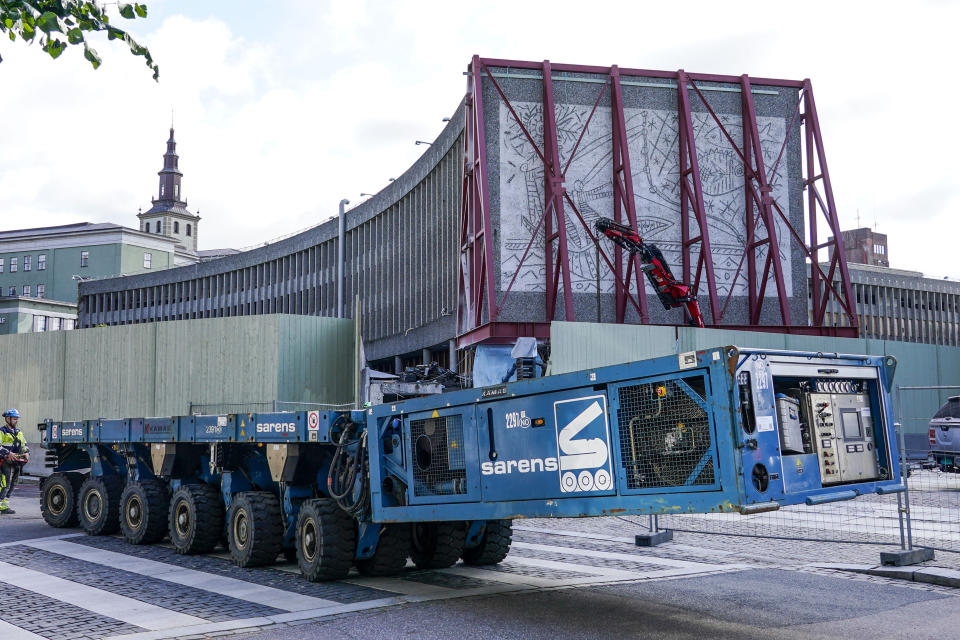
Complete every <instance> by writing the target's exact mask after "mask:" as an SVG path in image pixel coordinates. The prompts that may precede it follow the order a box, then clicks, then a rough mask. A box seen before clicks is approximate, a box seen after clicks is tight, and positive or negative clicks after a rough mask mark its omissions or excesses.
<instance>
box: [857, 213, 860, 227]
mask: <svg viewBox="0 0 960 640" xmlns="http://www.w3.org/2000/svg"><path fill="white" fill-rule="evenodd" d="M859 228H860V209H857V229H859Z"/></svg>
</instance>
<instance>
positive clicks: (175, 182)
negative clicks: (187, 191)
mask: <svg viewBox="0 0 960 640" xmlns="http://www.w3.org/2000/svg"><path fill="white" fill-rule="evenodd" d="M179 161H180V157H179V156H178V155H177V141H176V140H174V137H173V127H170V139H169V140H167V152H166V153H164V154H163V169H161V170H160V172H159V173H158V175H159V176H160V188H159V193H158V196H157V197H156V198H154V199H153V200H152V203H153V206H152V207H151V208H150V209H149V210H148V211H144V212H142V213H138V214H137V217H138V218H140V230H141V231H145V232H148V233H159V234H163V235H165V236H167V237H169V238H174V239H175V240H176V241H177V248H178V249H183V250H186V251H189V252H191V253H196V252H197V235H198V227H199V225H200V216H199V215H196V214H193V213H190V212H189V211H188V210H187V199H186V198H184V197H182V193H181V191H180V182H181V180H183V174H182V173H180V168H179V166H178V164H179Z"/></svg>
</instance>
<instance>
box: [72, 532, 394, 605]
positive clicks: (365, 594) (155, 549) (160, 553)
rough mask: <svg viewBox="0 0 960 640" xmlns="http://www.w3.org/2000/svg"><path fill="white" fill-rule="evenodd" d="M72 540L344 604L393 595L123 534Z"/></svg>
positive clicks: (387, 592)
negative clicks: (182, 551) (136, 541)
mask: <svg viewBox="0 0 960 640" xmlns="http://www.w3.org/2000/svg"><path fill="white" fill-rule="evenodd" d="M70 542H75V543H78V544H85V545H88V546H91V547H94V548H97V549H105V550H107V551H115V552H117V553H123V554H126V555H130V556H135V557H138V558H147V559H149V560H156V561H158V562H166V563H168V564H172V565H176V566H178V567H183V568H185V569H195V570H197V571H206V572H207V573H212V574H215V575H219V576H225V577H228V578H236V579H237V580H243V581H245V582H250V583H252V584H259V585H262V586H265V587H273V588H275V589H282V590H284V591H291V592H293V593H297V594H300V595H305V596H313V597H314V598H323V599H325V600H333V601H334V602H339V603H341V604H350V603H354V602H365V601H367V600H378V599H380V598H389V597H392V596H393V595H394V593H392V592H390V591H382V590H380V589H372V588H370V587H361V586H358V585H353V584H349V583H346V582H308V581H307V580H304V579H303V576H301V575H300V574H299V573H291V572H289V571H282V570H280V569H272V568H270V567H257V568H253V569H246V568H243V567H237V566H235V565H234V564H232V563H231V562H230V561H229V560H227V559H225V558H217V557H212V556H182V555H179V554H178V553H177V552H176V551H174V550H173V549H171V548H169V547H164V546H159V545H130V544H127V543H126V542H125V541H124V540H123V539H122V538H115V537H106V536H99V537H98V536H87V537H83V538H71V539H70Z"/></svg>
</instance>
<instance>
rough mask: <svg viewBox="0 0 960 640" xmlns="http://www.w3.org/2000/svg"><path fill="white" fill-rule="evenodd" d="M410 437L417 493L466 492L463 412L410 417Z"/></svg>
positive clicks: (429, 494) (442, 493)
mask: <svg viewBox="0 0 960 640" xmlns="http://www.w3.org/2000/svg"><path fill="white" fill-rule="evenodd" d="M410 441H411V445H412V448H413V454H414V456H413V492H414V495H417V496H438V495H454V494H460V493H466V492H467V483H466V479H467V472H466V457H465V454H464V448H463V417H462V416H459V415H455V416H441V417H439V418H426V419H424V420H411V421H410Z"/></svg>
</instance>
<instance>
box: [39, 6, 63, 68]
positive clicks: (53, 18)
mask: <svg viewBox="0 0 960 640" xmlns="http://www.w3.org/2000/svg"><path fill="white" fill-rule="evenodd" d="M37 27H39V28H40V30H41V31H43V32H44V33H50V32H51V31H60V24H59V23H58V21H57V14H55V13H53V12H52V11H44V12H43V14H42V15H41V16H40V17H39V18H37ZM57 55H60V54H59V53H58V54H57ZM54 57H56V56H54Z"/></svg>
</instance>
